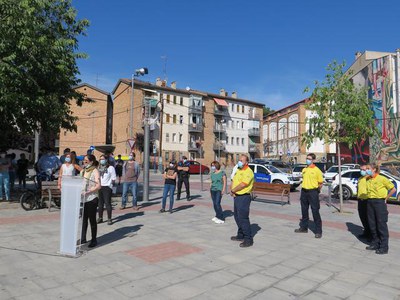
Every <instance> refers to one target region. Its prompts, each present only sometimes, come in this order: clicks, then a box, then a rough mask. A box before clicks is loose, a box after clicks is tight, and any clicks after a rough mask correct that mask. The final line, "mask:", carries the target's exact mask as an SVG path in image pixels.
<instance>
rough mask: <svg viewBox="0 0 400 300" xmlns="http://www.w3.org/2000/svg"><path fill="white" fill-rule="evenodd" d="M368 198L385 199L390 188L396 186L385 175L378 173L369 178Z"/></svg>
mask: <svg viewBox="0 0 400 300" xmlns="http://www.w3.org/2000/svg"><path fill="white" fill-rule="evenodd" d="M367 187H368V199H385V198H386V197H387V195H388V190H391V189H392V188H394V184H393V183H392V182H391V181H390V180H389V179H387V178H386V177H385V176H382V175H379V174H376V175H375V176H374V177H372V178H371V179H369V180H368V182H367Z"/></svg>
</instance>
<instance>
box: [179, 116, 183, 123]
mask: <svg viewBox="0 0 400 300" xmlns="http://www.w3.org/2000/svg"><path fill="white" fill-rule="evenodd" d="M179 124H181V125H182V124H183V116H182V115H180V116H179Z"/></svg>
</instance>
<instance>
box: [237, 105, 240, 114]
mask: <svg viewBox="0 0 400 300" xmlns="http://www.w3.org/2000/svg"><path fill="white" fill-rule="evenodd" d="M236 112H240V105H239V104H236Z"/></svg>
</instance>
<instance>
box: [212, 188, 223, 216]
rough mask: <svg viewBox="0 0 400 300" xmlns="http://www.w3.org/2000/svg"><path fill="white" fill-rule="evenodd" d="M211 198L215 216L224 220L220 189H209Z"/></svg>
mask: <svg viewBox="0 0 400 300" xmlns="http://www.w3.org/2000/svg"><path fill="white" fill-rule="evenodd" d="M210 192H211V199H212V202H213V205H214V211H215V217H216V218H218V219H220V220H223V221H224V219H225V218H224V211H223V210H222V207H221V198H222V193H221V191H213V190H211V191H210Z"/></svg>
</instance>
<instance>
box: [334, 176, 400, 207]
mask: <svg viewBox="0 0 400 300" xmlns="http://www.w3.org/2000/svg"><path fill="white" fill-rule="evenodd" d="M380 174H381V175H382V176H385V177H386V178H388V179H389V180H390V181H391V182H393V184H394V187H395V188H396V196H393V197H392V198H391V201H396V202H400V190H399V189H398V187H400V178H399V177H397V176H394V175H392V174H390V173H389V172H386V171H383V170H381V171H380ZM360 177H361V171H360V170H355V169H351V170H347V171H343V172H342V191H343V199H344V200H349V199H351V198H352V197H356V196H357V187H358V179H359V178H360ZM332 192H333V194H334V195H335V196H338V195H339V176H335V177H334V178H333V182H332Z"/></svg>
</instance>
